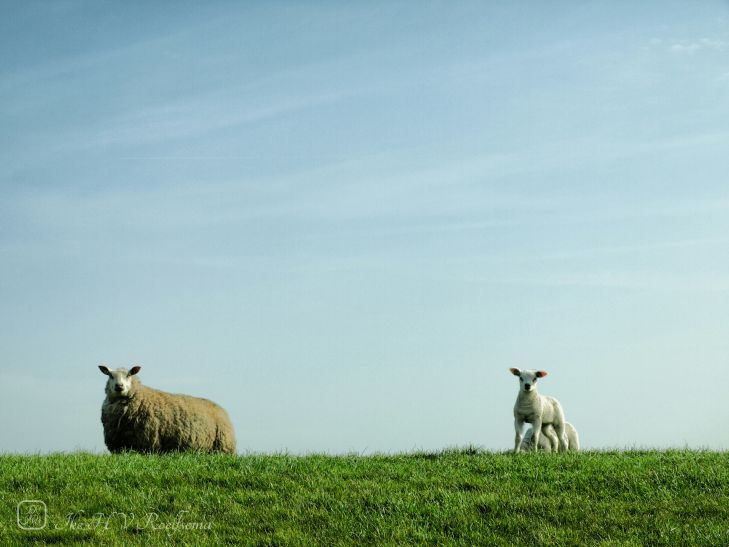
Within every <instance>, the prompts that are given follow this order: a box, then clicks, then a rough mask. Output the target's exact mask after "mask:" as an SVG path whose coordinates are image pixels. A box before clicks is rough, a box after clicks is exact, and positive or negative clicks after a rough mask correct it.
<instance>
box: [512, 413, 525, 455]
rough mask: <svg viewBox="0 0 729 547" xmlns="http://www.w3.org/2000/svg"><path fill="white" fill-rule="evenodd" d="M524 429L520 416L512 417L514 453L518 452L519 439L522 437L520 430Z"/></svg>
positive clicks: (519, 447) (519, 446)
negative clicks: (514, 434)
mask: <svg viewBox="0 0 729 547" xmlns="http://www.w3.org/2000/svg"><path fill="white" fill-rule="evenodd" d="M523 429H524V420H522V419H521V418H514V430H515V431H516V436H515V437H514V454H516V453H518V452H519V450H520V449H521V440H522V438H523V435H522V430H523Z"/></svg>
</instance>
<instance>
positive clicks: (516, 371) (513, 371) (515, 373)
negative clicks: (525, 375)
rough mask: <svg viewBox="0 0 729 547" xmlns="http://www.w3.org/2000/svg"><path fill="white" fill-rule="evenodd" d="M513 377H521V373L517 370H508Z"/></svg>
mask: <svg viewBox="0 0 729 547" xmlns="http://www.w3.org/2000/svg"><path fill="white" fill-rule="evenodd" d="M509 370H510V371H511V373H512V374H513V375H514V376H521V371H520V370H519V369H518V368H510V369H509Z"/></svg>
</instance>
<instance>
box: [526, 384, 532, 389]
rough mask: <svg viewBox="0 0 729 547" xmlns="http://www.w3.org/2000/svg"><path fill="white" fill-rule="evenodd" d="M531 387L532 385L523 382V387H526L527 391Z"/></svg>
mask: <svg viewBox="0 0 729 547" xmlns="http://www.w3.org/2000/svg"><path fill="white" fill-rule="evenodd" d="M531 388H532V386H531V385H530V384H524V389H526V390H527V391H529V390H530V389H531Z"/></svg>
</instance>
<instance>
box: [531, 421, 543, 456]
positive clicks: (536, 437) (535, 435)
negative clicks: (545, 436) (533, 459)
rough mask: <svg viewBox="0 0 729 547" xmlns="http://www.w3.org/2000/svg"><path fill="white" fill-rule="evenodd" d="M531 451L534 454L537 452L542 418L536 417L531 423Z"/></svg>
mask: <svg viewBox="0 0 729 547" xmlns="http://www.w3.org/2000/svg"><path fill="white" fill-rule="evenodd" d="M532 431H533V433H532V450H533V451H534V452H536V451H537V450H539V437H540V436H541V434H542V418H541V416H537V417H536V418H534V421H533V422H532Z"/></svg>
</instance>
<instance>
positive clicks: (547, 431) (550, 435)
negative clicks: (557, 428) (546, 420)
mask: <svg viewBox="0 0 729 547" xmlns="http://www.w3.org/2000/svg"><path fill="white" fill-rule="evenodd" d="M542 435H544V436H545V437H547V439H549V449H550V450H549V451H550V452H557V450H559V439H558V438H557V434H556V433H555V432H554V428H553V427H552V426H551V425H549V424H547V425H545V426H543V427H542Z"/></svg>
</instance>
